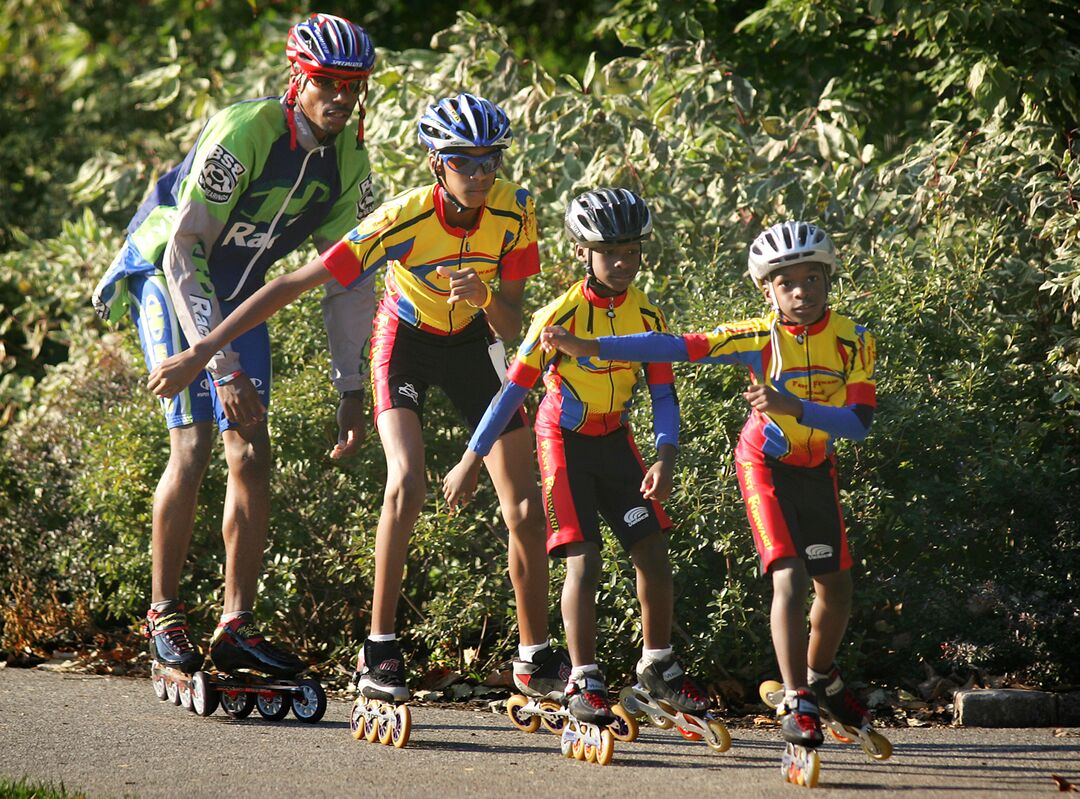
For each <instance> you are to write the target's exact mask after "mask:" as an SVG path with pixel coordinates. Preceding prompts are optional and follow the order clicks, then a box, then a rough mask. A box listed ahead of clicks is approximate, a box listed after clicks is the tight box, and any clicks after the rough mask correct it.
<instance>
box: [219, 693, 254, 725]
mask: <svg viewBox="0 0 1080 799" xmlns="http://www.w3.org/2000/svg"><path fill="white" fill-rule="evenodd" d="M219 698H220V700H221V709H222V710H224V711H225V715H226V716H228V717H229V718H232V719H246V718H247V717H248V716H250V715H251V711H252V710H254V709H255V696H254V695H253V694H249V693H247V692H245V691H223V692H222V693H221V696H220V697H219Z"/></svg>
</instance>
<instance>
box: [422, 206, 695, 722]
mask: <svg viewBox="0 0 1080 799" xmlns="http://www.w3.org/2000/svg"><path fill="white" fill-rule="evenodd" d="M566 231H567V234H568V235H569V236H570V239H571V240H572V241H573V242H574V244H575V245H576V248H575V252H576V254H577V257H578V258H580V259H581V260H582V261H583V262H584V264H585V268H586V272H587V273H588V277H587V278H586V279H584V280H581V281H579V282H578V283H575V284H574V285H573V286H572V287H571V288H570V289H569V290H568V291H567V292H566V293H565V294H563V295H562V296H561V297H559V298H558V299H557V300H555V301H554V302H552V303H550V304H549V305H547V306H545V307H544V308H542V309H541V310H540V311H538V312H536V313H535V314H534V315H533V319H532V326H531V329H530V330H529V332H528V334H527V335H526V337H525V340H524V343H523V344H522V345H521V348H520V349H519V350H518V354H517V357H516V358H515V360H514V362H513V364H512V365H511V366H510V369H509V372H508V374H507V379H506V380H505V381H504V383H503V387H502V390H501V391H500V393H499V394H498V395H497V396H496V397H495V398H494V399H493V400H492V402H491V405H490V406H489V407H488V410H487V413H486V414H485V415H484V418H483V420H482V421H481V422H480V426H479V427H478V428H477V429H476V432H475V433H474V434H473V437H472V439H471V440H470V442H469V446H468V449H467V450H466V452H465V454H464V455H463V456H462V459H461V462H460V463H459V464H458V465H457V466H455V467H454V469H453V470H451V472H450V473H449V474H448V475H447V476H446V478H445V479H444V480H443V494H444V496H445V497H446V500H447V502H448V503H449V504H450V505H451V506H455V505H457V504H460V503H464V502H466V501H468V499H469V498H470V497H471V496H472V494H473V492H474V490H475V488H476V481H477V477H478V475H479V470H480V465H481V463H482V461H483V457H484V455H485V453H486V452H487V451H488V449H489V448H490V447H491V445H492V442H493V441H494V440H495V436H497V435H498V431H500V430H501V429H502V428H503V427H504V426H505V423H506V420H507V419H509V418H510V417H511V416H512V415H513V414H514V413H515V412H516V411H517V409H518V408H519V407H520V406H521V404H522V402H523V401H524V399H525V395H526V394H527V393H528V391H529V389H530V388H532V386H533V385H535V383H536V381H537V380H538V379H539V378H540V377H541V376H543V380H544V385H545V387H546V389H547V391H546V394H545V396H544V400H543V402H542V403H541V405H540V409H539V411H538V412H537V418H536V438H537V453H538V459H539V461H540V472H541V479H542V484H543V485H542V490H543V493H544V502H545V507H546V509H547V524H548V538H547V549H548V553H549V554H550V555H551V556H553V557H563V558H566V562H567V570H566V583H565V584H564V586H563V593H562V614H563V622H564V624H565V626H566V638H567V644H568V647H569V649H570V657H571V661H572V663H573V670H572V671H571V674H570V679H569V682H568V683H567V686H566V698H567V700H568V707H569V710H570V712H571V713H572V714H573V715H574V716H575V717H576V718H578V719H579V720H580V721H583V722H587V723H593V724H600V725H604V724H609V723H611V722H612V721H614V719H615V717H614V715H613V714H612V712H611V708H610V704H609V700H608V694H607V686H606V684H605V680H604V677H603V675H602V673H601V671H600V669H599V667H598V666H597V665H596V590H597V587H598V586H599V582H600V576H601V572H602V562H601V557H600V543H601V539H600V527H599V518H598V517H599V516H603V517H604V519H605V520H606V521H607V523H608V525H609V526H610V527H611V530H612V531H613V532H614V533H615V535H616V536H617V537H618V539H619V541H620V543H621V544H622V545H623V547H624V548H625V549H626V550H627V551H628V552H629V553H630V557H631V559H632V560H633V563H634V567H635V569H636V570H637V591H638V598H639V600H640V602H641V609H642V627H643V636H644V648H643V651H642V658H641V660H640V661H639V663H638V666H637V676H638V680H639V682H640V683H641V684H642V685H644V686H645V687H646V688H648V689H649V691H650V693H651V694H652V696H653V697H654V698H655V699H658V700H662V701H664V702H667V703H668V704H669V705H671V706H672V707H674V708H675V709H676V710H681V711H685V712H688V713H700V712H702V711H703V710H705V708H706V707H707V705H708V701H707V699H706V697H705V696H704V694H703V693H702V691H701V689H700V688H699V687H698V686H697V685H696V684H695V683H694V682H693V681H692V680H690V679H689V678H688V677H687V676H686V675H685V674H684V673H683V670H682V668H681V666H680V665H679V663H678V661H677V660H676V659H675V656H674V654H673V653H672V650H671V626H672V605H673V599H672V595H673V588H672V576H671V564H670V562H669V560H668V550H667V532H668V530H669V529H670V527H671V522H670V520H669V519H668V517H667V516H666V515H665V514H664V511H663V509H662V508H661V507H660V501H661V500H664V499H667V497H668V496H669V495H670V493H671V486H672V471H673V465H674V461H675V453H676V448H677V446H678V435H679V406H678V399H677V397H676V395H675V388H674V382H673V378H672V372H671V367H670V366H668V365H666V364H642V363H639V362H627V361H601V360H598V359H595V358H582V359H570V358H566V357H562V356H560V355H558V354H557V353H556V354H555V355H554V356H552V355H548V354H545V353H543V352H542V351H541V349H540V333H541V332H542V331H543V330H544V328H545V327H547V326H548V325H552V324H559V325H565V326H566V327H567V328H569V329H571V330H573V331H576V332H577V334H578V335H580V336H585V337H593V336H598V335H619V334H630V333H641V332H650V331H656V332H663V331H665V330H667V324H666V322H665V321H664V316H663V314H662V313H661V311H660V309H659V308H657V307H656V306H655V305H654V304H653V303H652V302H651V301H650V300H649V299H648V297H646V296H645V294H644V293H643V292H642V291H640V290H639V289H637V288H635V287H634V286H633V285H632V284H633V281H634V277H635V276H636V275H637V273H638V270H639V268H640V266H641V242H642V241H643V240H644V239H646V238H648V237H649V236H650V235H651V233H652V216H651V214H650V213H649V209H648V206H647V205H646V204H645V202H644V201H643V200H642V199H641V198H640V197H639V196H638V195H636V194H635V193H634V192H632V191H628V190H627V189H598V190H595V191H589V192H586V193H584V194H582V195H580V196H578V197H576V198H575V199H574V200H573V201H572V202H571V204H570V206H569V208H568V209H567V212H566ZM642 372H644V373H645V378H646V382H647V384H648V386H649V392H650V394H651V396H652V404H653V417H654V425H655V429H656V448H657V460H656V462H655V463H653V464H652V466H649V467H646V466H645V464H644V463H643V462H642V459H641V456H640V455H639V453H638V450H637V447H636V445H635V444H634V439H633V436H632V435H631V432H630V427H629V424H628V415H629V405H630V400H631V396H632V394H633V391H634V388H635V387H636V384H637V382H638V377H639V375H640V374H641V373H642Z"/></svg>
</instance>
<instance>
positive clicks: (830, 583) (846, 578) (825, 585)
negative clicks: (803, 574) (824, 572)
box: [814, 570, 855, 608]
mask: <svg viewBox="0 0 1080 799" xmlns="http://www.w3.org/2000/svg"><path fill="white" fill-rule="evenodd" d="M814 593H815V594H816V596H817V597H818V598H820V599H821V601H822V602H824V603H825V604H826V605H828V606H830V607H838V608H842V607H851V602H852V597H853V595H854V593H855V588H854V584H853V582H852V580H851V572H850V571H846V570H845V571H841V572H836V573H835V574H830V575H828V576H826V577H817V578H815V579H814Z"/></svg>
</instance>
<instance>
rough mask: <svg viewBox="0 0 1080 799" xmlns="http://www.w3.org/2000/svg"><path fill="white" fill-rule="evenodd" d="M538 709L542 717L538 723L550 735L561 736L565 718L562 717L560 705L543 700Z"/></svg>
mask: <svg viewBox="0 0 1080 799" xmlns="http://www.w3.org/2000/svg"><path fill="white" fill-rule="evenodd" d="M540 709H541V710H542V711H544V715H542V716H541V717H540V723H541V724H543V725H544V729H545V730H547V731H548V732H550V733H551V734H552V735H562V732H563V730H564V729H565V728H566V718H565V717H564V716H563V715H562V712H561V711H562V705H560V704H559V703H558V702H555V701H554V700H551V699H545V700H544V701H542V702H541V703H540Z"/></svg>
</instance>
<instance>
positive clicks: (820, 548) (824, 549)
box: [806, 544, 833, 560]
mask: <svg viewBox="0 0 1080 799" xmlns="http://www.w3.org/2000/svg"><path fill="white" fill-rule="evenodd" d="M832 552H833V550H832V547H831V546H829V545H828V544H811V545H810V546H808V547H807V548H806V559H807V560H821V559H822V558H831V557H832Z"/></svg>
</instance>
